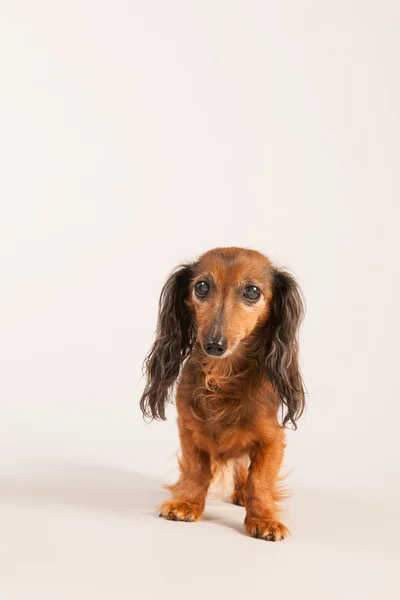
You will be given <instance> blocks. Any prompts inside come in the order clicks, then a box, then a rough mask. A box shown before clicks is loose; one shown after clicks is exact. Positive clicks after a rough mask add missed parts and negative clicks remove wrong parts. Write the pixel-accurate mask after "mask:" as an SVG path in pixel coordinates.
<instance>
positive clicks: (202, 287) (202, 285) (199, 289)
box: [195, 281, 210, 298]
mask: <svg viewBox="0 0 400 600" xmlns="http://www.w3.org/2000/svg"><path fill="white" fill-rule="evenodd" d="M209 289H210V286H209V285H208V283H207V281H198V282H197V283H196V286H195V290H196V294H197V295H198V296H200V297H201V298H204V296H206V295H207V293H208V290H209Z"/></svg>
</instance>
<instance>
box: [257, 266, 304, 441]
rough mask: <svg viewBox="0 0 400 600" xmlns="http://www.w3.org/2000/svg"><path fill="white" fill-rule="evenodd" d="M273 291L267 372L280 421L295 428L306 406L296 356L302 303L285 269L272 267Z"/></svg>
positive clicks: (302, 311) (294, 284)
mask: <svg viewBox="0 0 400 600" xmlns="http://www.w3.org/2000/svg"><path fill="white" fill-rule="evenodd" d="M272 290H273V292H272V293H273V296H272V300H271V306H270V315H269V318H268V322H267V328H268V347H267V357H266V363H267V373H268V376H269V378H270V380H271V382H272V383H273V384H274V386H275V388H276V390H277V392H278V394H279V398H280V401H281V404H282V406H283V407H285V409H286V410H285V416H284V419H283V424H284V425H286V424H287V423H288V422H291V423H292V424H293V427H294V429H297V425H296V421H297V419H298V418H299V417H300V416H301V415H302V413H303V411H304V407H305V397H304V386H303V380H302V377H301V372H300V367H299V357H298V351H299V344H298V332H299V327H300V323H301V321H302V319H303V316H304V304H303V299H302V294H301V291H300V288H299V286H298V285H297V282H296V280H295V279H294V277H293V276H292V275H290V274H289V273H287V272H286V271H283V270H280V269H274V272H273V280H272Z"/></svg>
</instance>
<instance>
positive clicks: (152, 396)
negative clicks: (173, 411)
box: [140, 265, 195, 421]
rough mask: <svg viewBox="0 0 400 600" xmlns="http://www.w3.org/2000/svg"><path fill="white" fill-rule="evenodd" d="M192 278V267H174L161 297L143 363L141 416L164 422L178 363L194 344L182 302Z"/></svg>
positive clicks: (191, 328)
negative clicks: (153, 337) (154, 334)
mask: <svg viewBox="0 0 400 600" xmlns="http://www.w3.org/2000/svg"><path fill="white" fill-rule="evenodd" d="M191 276H192V268H191V265H182V266H180V267H177V268H176V269H175V270H174V271H173V273H172V274H171V275H170V277H169V278H168V279H167V281H166V283H165V285H164V287H163V289H162V291H161V295H160V301H159V312H158V326H157V333H156V339H155V342H154V344H153V346H152V347H151V349H150V352H149V353H148V355H147V356H146V358H145V361H144V365H143V367H144V370H145V371H146V376H147V381H146V386H145V389H144V392H143V395H142V397H141V399H140V408H141V409H142V412H143V415H144V416H145V417H149V418H151V419H158V420H163V421H165V419H166V416H165V406H166V404H167V402H168V401H169V400H170V399H171V393H172V389H173V385H174V383H175V381H176V378H177V377H178V375H179V371H180V366H181V363H182V362H183V361H184V360H185V358H186V357H187V356H188V354H189V353H190V351H191V349H192V346H193V343H194V335H195V333H194V326H193V321H192V316H191V313H190V309H189V307H188V306H187V305H186V303H185V300H186V298H187V296H188V293H189V282H190V279H191Z"/></svg>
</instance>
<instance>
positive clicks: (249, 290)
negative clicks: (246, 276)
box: [244, 285, 261, 300]
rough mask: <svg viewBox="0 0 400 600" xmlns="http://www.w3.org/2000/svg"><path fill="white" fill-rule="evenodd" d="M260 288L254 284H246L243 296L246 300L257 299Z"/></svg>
mask: <svg viewBox="0 0 400 600" xmlns="http://www.w3.org/2000/svg"><path fill="white" fill-rule="evenodd" d="M260 293H261V292H260V290H259V289H258V287H256V286H255V285H248V286H247V287H246V289H245V290H244V297H245V298H247V300H257V299H258V298H259V297H260Z"/></svg>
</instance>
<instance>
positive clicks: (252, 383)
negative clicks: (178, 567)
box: [141, 248, 304, 541]
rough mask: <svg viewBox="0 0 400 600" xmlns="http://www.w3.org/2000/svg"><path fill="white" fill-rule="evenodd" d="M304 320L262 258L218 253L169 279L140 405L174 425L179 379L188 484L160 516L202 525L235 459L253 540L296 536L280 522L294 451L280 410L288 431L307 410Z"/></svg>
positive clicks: (237, 494) (285, 277)
mask: <svg viewBox="0 0 400 600" xmlns="http://www.w3.org/2000/svg"><path fill="white" fill-rule="evenodd" d="M302 314H303V305H302V301H301V296H300V293H299V290H298V287H297V284H296V282H295V280H294V279H293V278H292V277H291V276H290V275H289V274H288V273H286V272H283V271H279V270H277V269H275V268H274V267H273V266H272V265H271V263H270V262H269V260H268V259H267V258H266V257H265V256H263V255H262V254H260V253H258V252H255V251H253V250H244V249H241V248H219V249H216V250H211V251H210V252H207V253H206V254H204V255H203V256H202V257H201V258H200V259H199V261H198V262H197V263H194V264H191V265H185V266H183V267H180V268H179V269H178V270H176V271H175V272H174V273H173V274H172V275H171V276H170V278H169V279H168V281H167V282H166V284H165V286H164V288H163V291H162V294H161V297H160V313H159V324H158V335H157V338H156V341H155V343H154V345H153V347H152V349H151V351H150V353H149V355H148V357H147V360H146V367H147V385H146V388H145V391H144V393H143V396H142V399H141V407H142V410H143V413H144V414H145V415H147V416H150V417H152V418H161V419H165V405H166V402H167V401H168V399H169V397H170V394H171V390H172V387H173V385H174V383H175V381H176V379H177V378H178V376H179V382H178V386H177V391H176V406H177V411H178V425H179V433H180V440H181V449H182V457H181V460H180V471H181V476H180V479H179V481H178V482H177V483H176V484H175V485H173V486H171V487H170V489H171V491H172V494H173V499H172V500H170V501H166V502H164V503H163V505H162V506H161V516H163V517H165V518H167V519H171V520H183V521H195V520H197V519H199V518H200V516H201V514H202V512H203V510H204V506H205V499H206V495H207V491H208V488H209V485H210V482H211V480H212V478H213V475H214V473H215V471H216V468H217V467H218V465H223V464H225V463H226V462H228V461H232V462H233V466H234V482H235V490H234V492H233V495H232V500H233V502H235V503H236V504H240V505H244V506H245V508H246V519H245V527H246V531H247V533H248V534H249V535H252V536H254V537H261V538H263V539H267V540H273V541H275V540H280V539H283V538H284V537H285V535H286V534H287V533H288V532H287V529H286V527H285V526H284V525H283V524H282V523H280V522H279V521H278V518H277V515H278V512H277V504H276V503H277V500H279V490H278V485H277V482H278V474H279V469H280V465H281V462H282V458H283V451H284V446H285V443H284V426H282V425H280V424H279V420H278V412H279V408H280V407H282V408H284V409H285V411H286V414H285V416H284V419H283V425H285V424H286V423H288V422H292V423H293V425H294V426H296V425H295V424H296V420H297V418H298V417H299V416H300V415H301V414H302V412H303V409H304V391H303V384H302V379H301V375H300V371H299V367H298V343H297V333H298V327H299V324H300V321H301V317H302ZM181 367H182V368H181ZM249 463H250V464H249ZM248 465H249V466H248Z"/></svg>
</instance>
